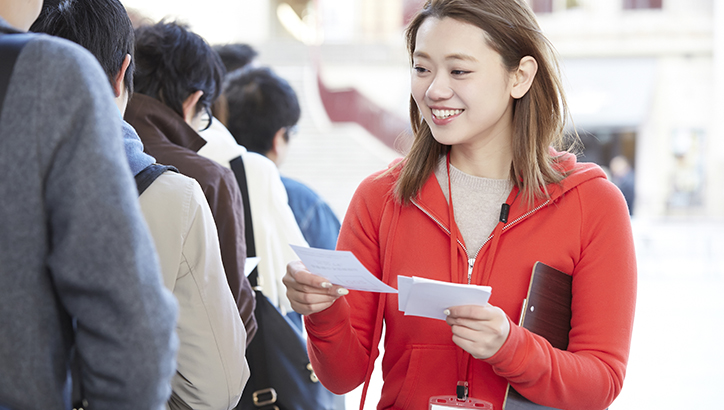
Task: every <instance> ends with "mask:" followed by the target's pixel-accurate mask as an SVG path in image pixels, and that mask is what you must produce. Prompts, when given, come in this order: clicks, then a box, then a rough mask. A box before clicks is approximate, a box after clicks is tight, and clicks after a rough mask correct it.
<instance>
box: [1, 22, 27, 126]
mask: <svg viewBox="0 0 724 410" xmlns="http://www.w3.org/2000/svg"><path fill="white" fill-rule="evenodd" d="M32 38H33V35H32V34H26V33H22V34H3V35H2V36H0V61H2V63H1V64H0V114H1V113H2V111H3V104H4V102H5V94H6V93H7V91H8V86H9V85H10V77H11V76H12V74H13V68H14V67H15V61H16V60H17V59H18V56H19V55H20V51H21V50H22V49H23V47H25V44H27V43H28V41H30V39H32Z"/></svg>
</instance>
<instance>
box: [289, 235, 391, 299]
mask: <svg viewBox="0 0 724 410" xmlns="http://www.w3.org/2000/svg"><path fill="white" fill-rule="evenodd" d="M289 246H291V247H292V249H293V250H294V252H295V253H296V254H297V256H299V259H301V260H302V263H304V266H306V267H307V269H308V270H309V271H310V272H312V273H313V274H315V275H319V276H322V277H324V278H326V279H327V280H329V281H330V282H332V283H333V284H335V285H339V286H343V287H345V288H347V289H352V290H363V291H366V292H380V293H397V289H395V288H393V287H391V286H389V285H386V284H385V283H384V282H382V281H381V280H379V279H377V277H376V276H375V275H373V274H371V273H370V272H369V271H368V270H367V269H366V268H365V267H364V265H362V263H361V262H360V261H359V260H358V259H357V258H356V257H355V256H354V254H353V253H352V252H348V251H330V250H328V249H317V248H305V247H302V246H296V245H289Z"/></svg>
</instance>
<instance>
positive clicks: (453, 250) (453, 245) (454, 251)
mask: <svg viewBox="0 0 724 410" xmlns="http://www.w3.org/2000/svg"><path fill="white" fill-rule="evenodd" d="M446 162H447V189H448V198H449V202H450V204H449V205H448V217H449V221H450V281H451V282H453V283H455V282H457V283H464V282H465V278H464V277H463V276H464V275H463V276H461V274H460V272H459V271H458V247H457V242H458V237H459V233H458V227H457V224H456V223H455V211H454V209H453V197H452V182H451V181H450V152H449V151H448V153H447V161H446ZM453 275H457V278H453ZM456 279H457V280H456ZM457 357H458V383H457V386H456V394H457V398H458V400H467V398H468V380H467V379H468V367H469V366H470V357H471V355H470V353H468V352H466V351H465V350H463V349H462V348H460V347H458V348H457Z"/></svg>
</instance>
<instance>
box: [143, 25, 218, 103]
mask: <svg viewBox="0 0 724 410" xmlns="http://www.w3.org/2000/svg"><path fill="white" fill-rule="evenodd" d="M225 74H226V73H225V70H224V66H223V64H222V63H221V59H220V58H219V55H218V54H216V52H215V51H214V50H213V49H212V48H211V46H209V44H208V43H207V42H206V40H204V39H203V38H202V37H201V36H199V35H198V34H196V33H193V32H191V31H189V29H188V27H187V26H186V25H184V24H180V23H176V22H165V21H161V22H159V23H156V24H154V25H148V26H141V27H139V28H137V29H136V76H135V82H134V84H135V87H136V92H137V93H140V94H145V95H147V96H149V97H151V98H155V99H157V100H159V101H161V102H162V103H164V104H165V105H167V106H168V107H169V108H171V109H172V110H174V111H175V112H176V113H178V114H179V115H180V116H182V117H183V115H184V113H183V102H184V101H185V100H186V98H188V96H189V95H191V94H193V93H194V92H196V91H199V90H201V91H203V95H202V96H201V98H200V99H199V102H198V104H197V105H196V112H197V113H198V112H199V111H201V110H204V109H205V110H207V111H208V110H209V107H210V106H211V104H212V103H213V102H214V101H215V100H216V99H217V98H218V96H219V93H220V92H221V86H222V81H223V78H224V75H225Z"/></svg>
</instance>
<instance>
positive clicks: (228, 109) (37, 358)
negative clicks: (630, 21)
mask: <svg viewBox="0 0 724 410" xmlns="http://www.w3.org/2000/svg"><path fill="white" fill-rule="evenodd" d="M28 30H30V33H28V32H27V31H28ZM405 35H406V37H405V38H406V41H407V47H408V51H409V58H410V63H411V85H412V87H411V90H412V95H411V100H410V120H411V126H412V130H413V133H414V137H415V140H414V144H413V146H412V148H411V150H410V152H409V153H408V154H407V155H406V157H405V158H403V159H401V160H398V161H395V162H394V163H392V164H390V166H389V168H388V169H386V170H381V171H380V172H378V173H376V174H374V175H372V176H370V177H369V178H367V179H366V180H365V181H364V182H363V183H362V184H361V185H360V186H359V188H358V189H357V191H356V193H355V195H354V197H353V199H352V202H351V204H350V206H349V209H348V211H347V215H346V216H345V218H344V221H343V223H342V224H340V222H339V220H338V219H337V217H336V216H335V215H334V213H333V212H332V211H331V209H330V208H329V206H328V205H327V204H326V203H325V202H324V201H323V200H322V199H321V198H320V197H319V196H318V195H317V194H316V193H315V192H314V191H312V190H311V189H309V188H308V187H307V186H305V185H304V184H302V183H300V182H298V181H295V180H293V179H290V178H286V177H283V176H281V175H280V174H279V171H278V169H277V166H278V165H279V164H281V162H282V161H283V159H284V157H285V154H286V150H287V145H288V144H290V143H293V141H292V138H291V136H292V134H293V132H294V130H295V126H296V124H297V122H298V121H299V118H300V113H301V108H300V105H299V102H298V100H297V97H296V95H295V93H294V91H293V89H292V88H291V87H290V85H289V83H288V82H286V81H285V80H284V79H282V78H281V77H279V76H278V75H276V74H275V73H274V72H273V71H272V70H271V69H269V68H266V67H259V66H258V65H257V64H256V63H254V62H253V60H254V58H255V57H256V52H255V51H254V50H253V48H251V47H249V46H248V45H239V44H237V45H225V46H216V47H212V46H210V45H209V44H208V43H207V42H206V41H205V40H204V39H203V38H202V37H201V36H199V35H197V34H196V33H194V32H192V31H191V30H190V29H189V28H188V27H187V26H185V25H183V24H179V23H176V22H173V21H160V22H148V21H146V22H144V23H143V24H140V25H139V26H138V27H135V28H134V25H133V23H132V20H131V18H130V17H129V15H128V13H127V11H126V9H125V8H124V7H123V5H122V4H121V3H120V1H119V0H46V1H45V2H43V1H41V0H0V56H2V59H0V175H2V179H0V329H2V335H0V410H6V409H11V410H21V409H36V408H42V409H64V410H65V409H69V408H71V406H75V407H83V408H87V409H161V408H167V409H189V408H190V409H219V410H221V409H227V410H228V409H234V408H240V407H237V404H238V403H239V402H240V398H241V397H242V394H243V393H244V388H245V386H246V385H247V382H248V380H249V378H250V377H253V375H252V374H250V370H249V363H248V358H247V356H246V349H247V347H248V346H249V343H250V342H251V341H252V340H253V339H254V337H255V335H256V332H257V329H258V328H261V327H262V326H264V323H259V322H258V321H257V317H256V316H255V306H256V299H255V298H256V297H259V295H260V294H259V293H255V290H256V289H252V286H251V284H250V282H249V280H248V279H247V277H246V269H245V265H246V260H247V246H249V245H250V244H249V243H248V240H249V239H248V238H250V237H251V238H253V241H254V243H253V244H251V245H252V246H253V248H254V249H255V252H256V254H257V256H259V265H258V267H257V270H258V276H257V275H255V276H254V277H255V278H256V277H258V279H257V281H258V282H257V283H256V285H258V286H259V287H260V289H261V291H262V292H263V296H264V297H265V299H266V298H268V299H269V301H270V302H271V303H272V304H273V305H274V306H276V308H277V309H279V311H280V312H281V313H283V314H289V317H290V319H291V322H292V323H296V324H297V325H298V326H300V331H301V327H303V328H304V329H305V334H306V336H307V344H308V352H309V358H310V360H311V366H310V369H309V370H312V368H313V373H312V375H313V378H315V379H316V378H317V377H318V379H319V380H320V381H321V383H322V384H323V385H324V386H325V387H326V388H327V389H329V390H330V391H332V392H334V393H336V394H340V395H342V394H345V393H348V392H350V391H351V390H353V389H355V388H357V387H358V386H360V385H362V384H365V385H367V384H368V383H369V379H370V377H371V372H372V369H373V367H374V362H375V360H376V358H377V356H378V354H379V343H380V342H381V334H382V331H383V328H384V329H385V332H386V336H385V339H384V357H383V359H382V362H383V364H382V370H383V374H384V375H385V377H384V385H383V387H382V393H381V399H380V402H379V404H378V405H377V408H380V409H426V408H431V406H433V405H435V406H437V407H439V408H456V407H468V408H482V407H481V406H482V404H485V406H488V405H489V406H490V407H485V408H494V409H503V408H504V406H505V400H506V397H507V394H508V390H509V389H510V388H513V389H515V390H516V391H517V392H519V393H520V394H521V395H522V396H524V397H525V398H526V399H527V400H530V401H532V402H534V403H537V404H540V405H542V406H546V408H574V409H604V408H606V407H607V406H609V405H610V404H611V403H612V402H613V400H614V399H615V398H616V396H617V395H618V394H619V392H620V391H621V388H622V385H623V381H624V376H625V371H626V365H627V360H628V354H629V346H630V340H631V330H632V326H633V312H634V306H635V295H636V263H635V254H634V249H633V240H632V235H631V227H630V220H629V217H628V209H627V206H626V202H625V200H624V198H623V196H622V195H621V193H620V191H619V190H618V189H617V188H616V186H615V185H613V184H612V183H611V182H609V181H608V180H607V179H606V177H605V174H604V173H603V171H602V170H601V169H600V168H599V167H598V166H596V165H592V164H582V163H578V162H577V161H576V157H575V155H574V154H571V153H569V152H567V151H566V150H565V149H566V146H564V142H565V140H566V139H565V138H564V137H566V136H565V135H564V134H563V129H564V124H565V121H566V113H567V108H566V102H565V101H566V100H565V93H564V90H563V88H562V86H561V81H560V78H559V74H558V65H557V61H556V57H555V54H554V52H553V50H552V47H551V45H550V43H549V42H548V40H547V39H546V38H545V37H544V36H543V34H542V32H541V30H540V28H539V27H538V25H537V23H536V21H535V16H534V14H533V13H532V11H531V10H530V7H529V6H528V4H527V2H526V1H525V0H428V1H427V2H426V3H425V4H424V6H423V7H422V8H421V10H420V11H419V12H418V14H417V15H416V16H415V17H414V18H413V19H412V20H411V23H410V25H409V27H408V28H407V31H406V33H405ZM239 162H242V163H243V167H244V169H245V177H244V178H243V179H244V180H242V179H241V178H240V177H239V174H238V173H237V172H236V170H235V169H234V167H235V165H234V164H238V163H239ZM245 195H248V198H244V197H243V196H245ZM246 200H248V201H246ZM245 201H246V202H245ZM245 204H246V209H245ZM245 212H246V216H247V218H248V217H250V218H251V219H250V221H252V222H253V232H251V233H252V234H253V235H251V236H250V235H249V233H250V232H249V229H246V226H245V224H246V222H245V220H249V219H245ZM290 244H293V245H300V246H313V247H318V248H327V249H334V248H335V247H336V249H339V250H347V251H351V252H352V253H354V254H355V256H357V258H358V259H359V260H360V261H361V262H362V264H363V265H364V266H365V267H366V268H367V269H368V270H369V271H370V272H371V273H372V274H373V275H375V276H377V277H378V278H379V279H380V280H382V281H384V282H385V283H387V284H388V285H390V286H392V287H395V288H396V287H397V285H398V279H397V278H398V275H402V276H419V277H423V278H427V279H435V280H440V281H445V282H452V283H460V284H468V285H485V286H491V287H492V289H493V291H492V296H491V298H490V301H489V303H487V305H484V306H468V305H463V306H450V307H448V308H447V309H445V312H444V314H445V316H446V318H447V319H446V321H445V322H443V321H436V320H434V319H429V318H420V317H412V316H406V315H405V314H404V313H402V312H400V311H399V310H398V295H397V294H379V293H372V292H362V291H355V290H348V289H346V288H344V287H342V286H339V285H337V284H332V283H330V282H329V281H327V279H325V278H323V277H320V276H317V275H315V274H313V273H312V272H310V271H309V270H308V269H307V268H306V267H305V266H304V265H303V264H302V263H301V262H299V261H297V260H296V259H297V258H296V256H295V254H294V253H293V252H292V250H291V248H290V246H289V245H290ZM536 262H543V263H545V264H548V265H550V266H553V267H555V268H556V269H558V270H560V271H562V272H564V273H566V274H567V275H569V276H570V277H572V291H571V293H572V294H571V307H570V312H571V321H570V328H571V330H570V332H569V343H568V347H567V348H565V349H560V348H556V347H553V346H552V345H551V343H550V342H549V341H548V340H546V339H545V338H543V337H541V336H539V335H537V334H535V333H532V332H531V331H529V330H528V329H526V328H524V327H523V326H521V325H520V323H519V321H518V318H519V316H518V315H519V314H520V311H521V308H522V306H523V305H522V304H523V301H524V299H525V298H526V292H527V289H528V285H529V282H530V274H531V268H532V267H533V266H534V264H535V263H536ZM255 295H256V296H255ZM255 395H256V392H255ZM273 396H275V395H273ZM440 397H450V400H451V402H450V403H452V404H450V403H448V404H447V407H446V405H445V404H444V403H443V404H440V403H441V402H436V401H435V400H441V399H439V398H440ZM363 401H364V397H363ZM254 402H255V404H256V407H258V408H264V406H265V405H268V406H273V405H274V404H273V402H271V403H262V404H259V402H258V401H257V397H256V396H255V398H254ZM476 403H477V407H476ZM239 406H241V404H239ZM361 407H362V404H360V408H361ZM437 407H436V408H437ZM300 408H301V407H300ZM343 408H344V404H343V401H342V402H340V401H338V402H337V406H336V410H340V409H343ZM244 410H247V409H244Z"/></svg>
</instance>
